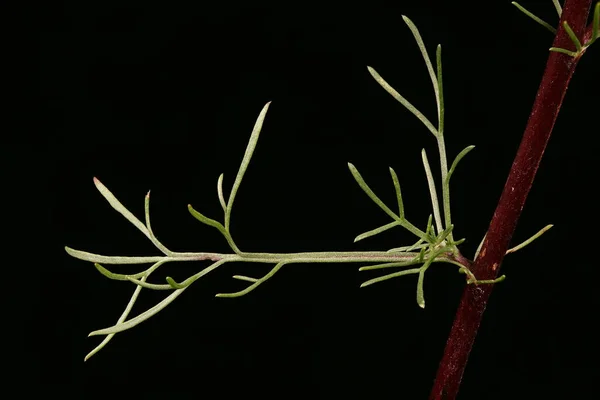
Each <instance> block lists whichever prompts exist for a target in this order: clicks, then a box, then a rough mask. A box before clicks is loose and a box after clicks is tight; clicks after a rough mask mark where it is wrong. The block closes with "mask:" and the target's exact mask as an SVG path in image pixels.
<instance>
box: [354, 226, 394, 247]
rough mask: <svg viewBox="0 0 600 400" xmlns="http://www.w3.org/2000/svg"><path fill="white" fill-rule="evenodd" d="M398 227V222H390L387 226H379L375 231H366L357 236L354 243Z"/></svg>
mask: <svg viewBox="0 0 600 400" xmlns="http://www.w3.org/2000/svg"><path fill="white" fill-rule="evenodd" d="M399 225H400V223H399V222H398V221H394V222H390V223H389V224H386V225H383V226H380V227H379V228H375V229H373V230H370V231H368V232H365V233H362V234H360V235H358V236H357V237H356V238H355V239H354V243H356V242H358V241H359V240H363V239H366V238H368V237H371V236H375V235H377V234H378V233H381V232H385V231H387V230H388V229H391V228H393V227H395V226H399Z"/></svg>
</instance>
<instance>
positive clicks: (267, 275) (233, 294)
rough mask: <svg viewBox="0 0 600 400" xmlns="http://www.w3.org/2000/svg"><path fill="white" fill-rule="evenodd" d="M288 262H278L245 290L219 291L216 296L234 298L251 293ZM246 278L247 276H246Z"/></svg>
mask: <svg viewBox="0 0 600 400" xmlns="http://www.w3.org/2000/svg"><path fill="white" fill-rule="evenodd" d="M285 264H286V262H285V261H282V262H280V263H277V264H276V265H275V266H274V267H273V269H271V271H269V273H268V274H266V275H265V276H263V277H262V278H260V279H257V280H256V281H255V282H254V283H253V284H252V285H250V286H248V287H247V288H246V289H244V290H240V291H239V292H234V293H217V294H216V295H215V297H227V298H233V297H240V296H243V295H245V294H248V293H250V292H251V291H253V290H254V289H256V288H257V287H258V286H260V285H261V284H262V283H264V282H266V281H267V280H269V279H270V278H271V277H272V276H273V275H275V273H276V272H277V271H279V270H280V269H281V267H283V266H284V265H285ZM237 276H238V278H236V279H240V278H239V275H237ZM244 278H246V277H244ZM248 279H252V278H248ZM248 279H244V280H248Z"/></svg>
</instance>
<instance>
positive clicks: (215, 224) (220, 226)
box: [188, 204, 241, 254]
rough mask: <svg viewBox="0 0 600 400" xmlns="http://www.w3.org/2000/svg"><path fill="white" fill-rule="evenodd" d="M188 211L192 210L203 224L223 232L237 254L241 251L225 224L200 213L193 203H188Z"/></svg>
mask: <svg viewBox="0 0 600 400" xmlns="http://www.w3.org/2000/svg"><path fill="white" fill-rule="evenodd" d="M188 211H189V212H190V214H192V216H193V217H194V218H196V219H197V220H198V221H200V222H202V223H203V224H206V225H208V226H212V227H214V228H217V230H218V231H219V232H221V234H222V235H223V236H224V237H225V239H226V240H227V243H229V246H230V247H231V249H232V250H233V251H234V252H236V253H237V254H240V253H241V251H240V249H239V248H238V247H237V246H236V244H235V242H234V241H233V238H232V237H231V235H230V234H229V232H228V231H227V229H226V228H225V227H224V226H223V224H221V223H220V222H219V221H215V220H214V219H212V218H208V217H206V216H204V215H203V214H201V213H199V212H198V211H196V210H194V207H192V206H191V204H188Z"/></svg>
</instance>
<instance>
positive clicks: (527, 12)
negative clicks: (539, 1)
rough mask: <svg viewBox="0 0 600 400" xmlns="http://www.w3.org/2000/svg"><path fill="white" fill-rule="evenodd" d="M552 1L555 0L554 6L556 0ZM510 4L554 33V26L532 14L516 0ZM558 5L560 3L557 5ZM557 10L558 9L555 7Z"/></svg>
mask: <svg viewBox="0 0 600 400" xmlns="http://www.w3.org/2000/svg"><path fill="white" fill-rule="evenodd" d="M554 1H555V3H554V5H555V6H556V5H557V3H556V0H554ZM511 4H512V5H513V6H515V7H517V8H518V9H519V10H520V11H521V12H522V13H523V14H525V15H527V16H528V17H529V18H531V19H532V20H534V21H535V22H537V23H538V24H540V25H542V26H543V27H544V28H546V29H548V30H549V31H550V32H552V33H553V34H555V35H556V28H554V27H553V26H552V25H550V24H549V23H547V22H546V21H544V20H543V19H541V18H540V17H538V16H536V15H535V14H533V13H532V12H531V11H529V10H527V9H526V8H525V7H523V6H522V5H520V4H519V3H517V2H516V1H513V2H512V3H511ZM558 7H560V4H559V5H558ZM557 11H558V9H557ZM560 13H561V11H559V16H560Z"/></svg>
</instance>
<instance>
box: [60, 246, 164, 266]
mask: <svg viewBox="0 0 600 400" xmlns="http://www.w3.org/2000/svg"><path fill="white" fill-rule="evenodd" d="M65 250H66V252H67V253H68V254H69V255H70V256H71V257H75V258H78V259H80V260H84V261H91V262H95V263H102V264H146V263H152V262H158V261H163V260H165V256H150V257H123V256H102V255H99V254H94V253H88V252H87V251H81V250H75V249H72V248H70V247H68V246H65Z"/></svg>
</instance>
